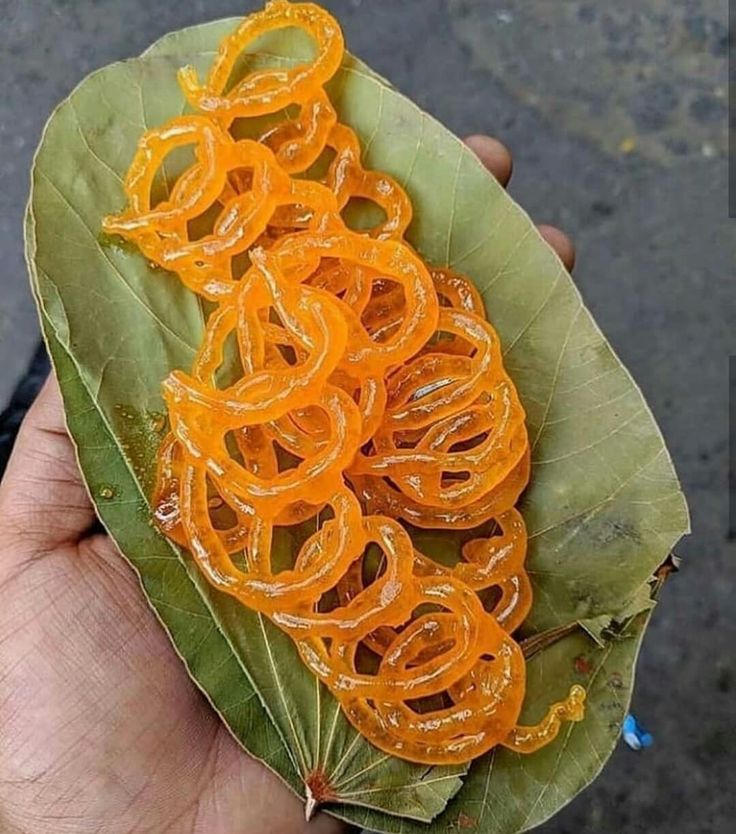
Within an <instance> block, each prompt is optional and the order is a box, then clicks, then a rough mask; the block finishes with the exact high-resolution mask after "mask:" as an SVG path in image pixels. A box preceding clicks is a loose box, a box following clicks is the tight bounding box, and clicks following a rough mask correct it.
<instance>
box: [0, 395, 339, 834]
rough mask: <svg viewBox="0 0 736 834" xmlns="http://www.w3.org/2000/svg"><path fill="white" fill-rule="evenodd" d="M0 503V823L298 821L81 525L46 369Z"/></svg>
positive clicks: (160, 828)
mask: <svg viewBox="0 0 736 834" xmlns="http://www.w3.org/2000/svg"><path fill="white" fill-rule="evenodd" d="M0 519H2V527H0V830H2V831H3V832H7V834H11V832H33V834H46V832H52V831H53V832H54V834H58V833H59V832H74V834H86V833H87V832H105V834H113V833H114V834H118V832H119V833H120V834H129V832H150V834H163V832H170V834H185V832H187V833H188V832H202V834H220V832H222V834H234V832H236V831H238V832H239V831H253V832H255V831H259V832H260V831H267V832H270V833H271V834H277V832H289V834H292V832H294V831H296V830H298V829H299V827H300V825H301V824H302V822H303V811H302V809H301V806H300V803H299V801H298V799H297V798H296V797H294V796H292V795H290V794H289V792H288V791H287V789H286V788H285V787H284V786H283V785H281V783H280V782H279V781H278V779H277V778H276V777H275V776H273V775H272V774H271V773H269V772H268V771H267V770H266V769H265V768H264V767H262V765H260V764H259V763H258V762H256V761H254V760H253V759H251V758H249V757H248V756H247V755H245V754H244V752H243V750H242V749H241V748H240V747H238V745H237V744H236V743H235V741H234V740H233V739H232V738H231V736H230V735H229V733H228V732H227V730H226V729H225V727H224V725H223V724H222V723H221V722H220V720H219V719H218V718H217V716H216V715H215V714H214V713H213V712H212V710H210V709H209V708H208V706H207V704H206V702H205V701H204V698H203V697H202V696H201V694H200V693H199V692H198V691H197V690H196V688H195V687H194V686H193V684H192V682H191V681H190V679H189V678H188V676H187V674H186V671H185V670H184V667H183V665H182V663H181V661H180V660H179V659H178V658H177V657H176V655H175V653H174V652H173V650H172V647H171V644H170V643H169V640H168V638H167V637H166V635H165V633H164V631H163V629H162V628H161V627H160V626H159V625H158V623H157V622H156V621H155V617H154V615H153V613H152V611H151V610H150V609H149V608H148V606H147V604H146V603H145V601H144V599H143V595H142V594H141V590H140V587H139V586H138V582H137V579H136V577H135V576H134V574H133V572H132V571H131V570H130V569H129V568H128V567H127V566H126V565H125V563H124V562H123V561H122V559H121V558H120V555H119V554H118V553H117V551H116V549H115V546H114V545H113V543H112V542H111V541H110V539H108V538H107V537H106V536H104V535H101V534H96V535H91V536H85V535H84V531H86V530H88V529H89V527H90V525H91V524H92V523H93V520H94V514H93V509H92V506H91V504H90V501H89V498H88V496H87V493H86V492H85V489H84V487H83V485H82V483H81V480H80V477H79V471H78V468H77V463H76V460H75V457H74V451H73V448H72V445H71V442H70V441H69V438H68V436H67V435H66V432H65V430H64V426H63V420H62V412H61V403H60V400H59V395H58V389H57V388H56V386H55V383H47V385H46V386H45V388H44V391H43V392H42V393H41V395H40V396H39V399H38V400H37V402H36V403H35V404H34V407H33V409H32V411H31V413H29V417H28V419H27V420H26V423H25V424H24V426H23V429H22V432H21V436H20V437H19V440H18V444H17V446H16V451H15V452H14V455H13V458H12V460H11V462H10V464H9V467H8V472H7V474H6V477H5V479H4V480H3V483H2V487H1V488H0ZM316 822H317V824H316V825H315V826H310V831H316V832H319V831H327V830H337V824H336V823H335V821H334V820H330V819H329V818H327V817H322V818H320V819H319V820H318V821H316Z"/></svg>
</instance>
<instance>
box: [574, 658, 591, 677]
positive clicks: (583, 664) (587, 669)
mask: <svg viewBox="0 0 736 834" xmlns="http://www.w3.org/2000/svg"><path fill="white" fill-rule="evenodd" d="M573 668H574V669H575V671H576V672H577V673H578V675H589V674H590V673H591V670H592V669H593V664H592V663H591V661H590V658H588V657H586V656H585V655H584V654H579V655H578V656H577V657H576V658H575V660H574V661H573Z"/></svg>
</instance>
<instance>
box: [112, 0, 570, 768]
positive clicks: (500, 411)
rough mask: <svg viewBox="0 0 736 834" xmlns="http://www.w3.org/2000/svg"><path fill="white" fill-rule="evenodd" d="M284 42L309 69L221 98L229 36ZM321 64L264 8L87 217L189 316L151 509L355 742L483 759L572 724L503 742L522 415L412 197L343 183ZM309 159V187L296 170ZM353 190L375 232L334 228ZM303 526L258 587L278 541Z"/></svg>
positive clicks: (353, 169) (479, 320) (346, 142)
mask: <svg viewBox="0 0 736 834" xmlns="http://www.w3.org/2000/svg"><path fill="white" fill-rule="evenodd" d="M294 26H296V27H299V28H301V29H303V30H304V31H305V32H306V33H307V34H309V35H311V37H312V38H313V39H314V41H315V43H316V57H315V58H314V60H313V61H311V62H309V63H302V64H298V65H296V66H293V67H291V68H287V69H283V68H273V67H269V68H266V69H259V70H255V71H252V72H250V73H248V74H246V75H245V76H244V77H242V78H240V79H237V80H235V81H234V82H233V81H232V79H231V76H232V75H233V73H234V72H235V68H236V65H237V62H238V59H239V58H240V56H241V53H242V52H243V50H244V49H245V48H246V47H247V46H248V45H249V44H251V43H252V42H253V41H254V40H255V39H257V38H258V37H259V36H260V35H262V34H264V33H267V32H271V31H273V30H276V29H280V28H284V27H294ZM342 56H343V39H342V34H341V32H340V28H339V26H338V24H337V23H336V21H335V20H334V19H333V18H332V17H331V16H330V15H329V14H328V13H327V12H326V11H324V10H323V9H321V8H319V7H318V6H315V5H313V4H310V3H294V4H292V3H289V2H287V0H274V1H273V2H270V3H269V4H268V5H267V6H266V8H265V10H264V11H262V12H260V13H257V14H254V15H252V16H251V17H249V18H247V19H246V20H245V21H244V22H243V23H242V24H241V25H240V26H239V27H238V28H237V29H236V31H235V32H234V33H233V34H232V35H230V36H229V37H227V38H225V39H224V40H223V42H222V44H221V45H220V49H219V51H218V53H217V56H216V58H215V60H214V63H213V65H212V68H211V70H210V72H209V73H208V75H207V77H206V78H205V80H204V81H203V82H200V81H199V79H198V78H197V75H196V73H195V72H194V70H193V69H191V68H189V67H188V68H185V69H183V70H182V71H181V72H180V82H181V85H182V89H183V91H184V94H185V95H186V97H187V99H188V101H189V102H190V104H191V105H192V106H193V107H194V108H195V109H196V110H197V111H198V113H197V114H195V115H185V116H180V117H178V118H174V119H171V120H170V121H169V122H167V123H166V124H165V125H163V126H162V127H160V128H157V129H154V130H150V131H148V132H147V133H146V134H145V135H144V136H143V137H142V139H141V140H140V143H139V146H138V150H137V153H136V155H135V157H134V159H133V162H132V164H131V166H130V170H129V172H128V175H127V177H126V180H125V184H124V186H125V193H126V195H127V198H128V205H127V207H126V209H125V210H124V211H123V212H122V213H121V214H119V215H118V216H116V217H108V218H106V220H105V223H104V227H105V230H106V231H107V232H110V233H115V234H119V235H123V236H124V237H126V238H128V239H129V240H131V241H133V242H135V243H136V244H137V246H138V247H139V248H140V249H141V251H142V252H143V253H144V254H145V256H146V257H147V258H148V259H149V260H151V261H153V262H154V263H156V264H158V265H160V266H161V267H164V268H165V269H167V270H169V271H172V272H175V273H177V274H178V276H179V277H180V279H181V280H182V281H183V282H184V284H185V285H186V286H187V287H189V288H190V289H191V290H192V291H194V292H195V293H197V294H199V295H200V296H202V297H203V298H204V299H206V300H207V301H208V302H210V307H211V312H210V313H209V317H208V320H207V324H206V328H205V333H204V337H203V341H202V345H201V347H200V349H199V352H198V354H197V356H196V359H195V361H194V364H193V367H192V369H191V371H190V373H184V372H183V371H173V372H172V373H171V374H170V375H169V377H168V378H167V379H166V380H165V381H164V384H163V393H164V399H165V401H166V404H167V407H168V413H169V418H170V424H171V433H170V434H169V435H168V437H167V438H166V439H165V441H164V443H163V444H162V447H161V450H160V454H159V465H158V478H157V485H156V491H155V495H154V497H153V502H154V507H155V517H156V520H157V523H158V525H159V527H160V529H161V530H162V531H163V532H164V533H165V534H166V535H168V536H169V537H170V538H172V539H173V540H174V541H176V542H178V543H179V544H180V545H182V546H184V547H186V548H188V549H189V551H190V552H191V554H192V556H193V558H194V560H195V561H196V563H197V564H198V566H199V568H200V570H201V571H202V573H203V574H204V575H205V576H206V578H207V579H208V580H209V581H210V582H211V583H212V585H214V586H215V587H216V588H218V589H220V590H222V591H224V592H226V593H228V594H231V595H232V596H234V597H235V598H236V599H238V600H239V601H240V602H242V603H243V604H244V605H246V606H248V607H249V608H251V609H253V610H255V611H258V612H261V613H262V614H265V615H266V616H268V617H269V618H270V619H271V621H272V622H273V623H275V624H276V625H277V626H278V627H279V628H281V629H283V630H284V631H285V632H286V633H287V634H289V635H290V636H291V637H292V638H293V640H294V641H295V643H296V645H297V647H298V650H299V652H300V654H301V657H302V659H303V661H304V663H305V664H306V665H307V666H308V668H309V669H310V670H311V671H312V673H313V674H314V675H316V676H317V677H318V678H319V680H321V681H322V682H323V683H324V684H325V685H326V686H327V687H328V688H329V689H330V691H331V692H332V693H333V695H334V696H335V697H336V698H337V699H338V701H339V702H340V704H341V706H342V708H343V710H344V712H345V715H346V716H347V718H348V719H349V720H350V721H351V722H352V723H353V725H354V726H355V727H356V728H357V729H358V730H359V731H360V732H361V733H362V734H363V735H364V736H365V737H366V738H367V739H368V740H369V741H371V742H372V743H373V744H375V745H376V746H377V747H379V748H381V749H382V750H384V751H386V752H387V753H390V754H392V755H395V756H399V757H402V758H406V759H409V760H411V761H416V762H426V763H430V764H442V763H452V762H464V761H467V760H469V759H471V758H473V757H475V756H478V755H479V754H481V753H483V752H485V751H487V750H489V749H490V748H492V747H493V746H495V745H498V744H501V745H505V746H507V747H510V748H512V749H514V750H518V751H521V752H530V751H532V750H535V749H537V748H538V747H541V746H542V745H544V744H546V743H547V742H548V741H550V740H551V739H553V738H554V737H555V735H556V734H557V731H558V729H559V727H560V723H561V721H563V720H565V719H569V720H580V718H581V717H582V706H583V699H584V692H583V690H582V689H581V688H580V687H574V688H573V689H572V690H571V691H570V695H569V696H568V698H567V699H566V700H565V701H563V702H560V703H558V704H555V705H554V706H553V707H552V708H551V709H550V711H549V713H548V715H547V716H546V718H544V720H543V721H542V722H541V723H540V724H538V725H536V726H534V727H519V726H517V720H518V717H519V713H520V710H521V706H522V702H523V699H524V693H525V663H524V658H523V655H522V652H521V650H520V648H519V646H518V645H517V643H516V642H515V641H514V639H513V638H512V637H511V634H512V632H513V631H514V630H515V629H516V628H517V627H518V626H519V625H520V624H521V622H522V621H523V620H524V618H525V617H526V615H527V613H528V611H529V608H530V605H531V586H530V583H529V579H528V576H527V574H526V571H525V569H524V556H525V553H526V543H527V536H526V529H525V526H524V521H523V519H522V517H521V515H520V514H519V512H518V511H517V510H516V509H514V505H515V504H516V502H517V500H518V498H519V495H520V494H521V492H522V491H523V489H524V488H525V486H526V484H527V482H528V479H529V443H528V439H527V433H526V427H525V422H524V410H523V408H522V406H521V403H520V401H519V397H518V395H517V392H516V389H515V387H514V385H513V382H512V381H511V379H510V378H509V376H508V375H507V373H506V371H505V370H504V367H503V361H502V355H501V351H500V343H499V339H498V336H497V334H496V332H495V331H494V329H493V328H492V327H491V325H490V324H489V323H488V322H487V321H486V318H485V311H484V308H483V303H482V300H481V298H480V296H479V294H478V292H477V290H476V289H475V288H474V287H473V285H472V283H470V281H468V280H467V279H466V278H464V277H463V276H461V275H458V274H456V273H453V272H452V271H450V270H448V269H430V268H428V267H427V266H426V265H425V264H424V263H423V262H422V260H421V259H420V258H419V257H418V255H417V254H416V253H415V252H414V251H413V249H412V248H411V247H410V246H409V245H408V244H407V243H406V241H405V240H404V233H405V232H406V229H407V228H408V226H409V223H410V221H411V218H412V206H411V203H410V201H409V198H408V197H407V195H406V193H405V192H404V190H403V189H402V188H401V187H400V186H399V185H398V183H397V182H396V181H395V180H393V179H392V178H391V177H389V176H388V175H386V174H383V173H380V172H375V171H370V170H366V169H365V168H364V167H363V165H362V163H361V152H360V145H359V142H358V138H357V136H356V135H355V133H354V132H353V131H352V130H351V129H350V128H349V127H347V126H346V125H343V124H339V123H338V122H337V116H336V113H335V110H334V108H333V107H332V104H331V103H330V100H329V98H328V96H327V93H326V92H325V89H324V85H325V83H326V82H327V81H329V79H330V78H331V77H332V76H333V75H334V74H335V72H336V71H337V69H338V67H339V66H340V63H341V61H342ZM290 106H293V107H295V108H296V110H297V112H298V115H297V116H296V118H295V119H290V120H289V119H287V120H282V121H281V122H278V123H276V124H275V126H272V127H271V128H269V129H268V130H267V131H266V132H265V133H264V134H263V135H261V137H260V139H259V140H258V141H255V140H249V139H236V138H234V136H233V134H232V133H231V126H232V125H233V122H234V121H235V120H236V119H237V120H242V119H243V118H248V117H253V116H263V115H271V116H278V114H280V113H281V112H282V111H283V109H284V108H286V107H290ZM185 146H189V147H193V149H194V155H195V161H194V163H193V164H191V165H190V167H188V168H187V169H186V170H185V171H184V172H183V173H182V174H181V175H180V176H179V177H178V179H177V180H176V182H175V184H174V186H173V187H172V188H171V190H170V193H169V194H168V196H167V197H166V199H164V200H161V201H159V202H158V203H156V204H154V201H153V198H152V196H151V190H152V186H153V183H154V179H155V177H156V175H157V173H158V172H159V170H160V169H161V166H162V164H163V163H164V160H165V159H166V157H167V156H168V155H169V153H170V152H171V151H173V150H175V149H177V148H181V147H185ZM325 149H329V150H330V151H331V152H332V153H333V154H334V156H333V159H332V161H331V162H330V164H329V166H328V169H327V173H326V175H325V178H324V180H323V181H321V182H320V181H316V180H313V179H309V178H305V177H304V172H306V171H308V169H309V168H310V166H312V165H313V164H314V163H315V161H317V160H318V159H319V158H320V157H321V156H322V154H323V152H324V151H325ZM297 174H299V175H301V176H300V177H299V178H296V177H295V175H297ZM355 197H359V198H363V199H367V200H371V201H373V202H374V203H376V204H377V205H378V206H379V207H380V208H381V209H382V210H383V212H384V213H385V216H386V217H385V220H384V222H382V223H380V224H379V225H378V226H377V227H376V228H374V229H370V230H368V231H367V232H361V233H358V232H356V231H351V230H350V229H349V228H347V227H346V225H345V223H344V222H343V219H342V217H341V212H342V211H343V209H344V208H345V206H346V205H347V204H348V202H349V201H350V200H351V199H352V198H355ZM205 216H210V217H212V216H214V220H210V222H209V228H208V229H207V231H206V232H205V233H204V234H200V235H199V236H195V235H193V234H192V224H193V223H195V222H197V221H199V222H203V218H204V217H205ZM406 523H409V524H411V525H413V526H414V527H417V528H425V529H436V530H449V529H456V530H474V529H475V528H480V527H481V526H482V525H486V534H485V536H484V535H482V534H481V533H478V535H477V536H476V537H475V538H471V539H470V540H468V541H466V542H465V544H464V545H463V546H462V552H461V558H460V560H459V561H458V563H457V564H456V565H454V566H453V567H446V566H443V565H440V564H438V563H436V562H435V561H433V560H431V559H429V558H427V557H426V556H424V555H423V554H421V553H420V552H418V551H417V550H416V549H415V548H414V546H413V544H412V540H411V537H410V534H409V531H408V530H407V529H406V527H405V526H404V525H405V524H406ZM305 524H306V525H309V530H310V531H311V532H309V534H308V535H306V539H304V541H303V544H302V545H301V547H299V548H298V552H297V553H296V555H295V557H294V559H293V562H292V564H291V566H290V567H289V568H287V569H282V570H278V569H277V568H276V567H275V565H274V564H273V560H272V551H273V537H274V532H275V530H276V529H277V528H283V527H286V528H289V529H292V528H293V529H294V530H297V529H303V528H302V527H298V525H305ZM489 532H492V533H493V534H492V535H490V536H489ZM371 553H372V554H373V557H375V555H376V553H380V554H381V556H380V560H379V564H378V566H376V564H375V560H374V564H373V568H371V567H370V562H371V556H370V554H371ZM489 588H496V589H497V599H496V602H495V603H494V604H493V606H491V607H490V610H487V609H486V608H485V607H484V605H483V604H482V603H481V598H480V596H479V592H480V591H484V590H486V589H489Z"/></svg>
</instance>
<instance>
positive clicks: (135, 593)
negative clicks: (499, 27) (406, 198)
mask: <svg viewBox="0 0 736 834" xmlns="http://www.w3.org/2000/svg"><path fill="white" fill-rule="evenodd" d="M467 142H468V145H469V146H470V147H471V148H472V149H473V150H474V151H475V152H476V153H477V154H478V156H479V157H480V158H481V160H482V161H483V163H484V164H485V165H486V167H487V168H488V169H489V170H490V171H491V172H492V173H493V174H494V175H495V176H496V177H497V178H498V180H499V181H500V182H501V183H502V184H503V185H505V184H506V183H507V182H508V179H509V177H510V175H511V167H512V166H511V157H510V155H509V153H508V151H507V150H506V149H505V148H504V146H503V145H501V144H500V143H499V142H497V141H496V140H494V139H491V138H490V137H487V136H472V137H469V138H468V139H467ZM540 231H541V232H542V235H543V236H544V237H545V238H546V239H547V240H548V242H549V243H550V244H551V245H552V246H553V247H554V248H555V249H556V250H557V252H558V254H559V255H560V258H561V259H562V261H563V263H565V265H566V266H567V267H568V269H570V268H572V265H573V261H574V250H573V247H572V244H571V243H570V241H569V239H568V238H567V237H566V236H565V235H564V234H563V233H562V232H560V231H559V230H557V229H554V228H553V227H549V226H540ZM98 530H99V527H97V528H96V527H95V513H94V509H93V506H92V503H91V501H90V499H89V496H88V494H87V491H86V489H85V487H84V484H83V482H82V478H81V475H80V472H79V468H78V465H77V460H76V456H75V453H74V448H73V445H72V442H71V440H70V438H69V436H68V434H67V430H66V427H65V424H64V415H63V408H62V404H61V397H60V393H59V389H58V386H57V384H56V380H55V379H54V378H53V377H49V379H48V380H47V381H46V384H45V385H44V387H43V389H42V391H41V393H40V394H39V396H38V398H37V400H36V402H35V403H34V404H33V406H32V407H31V409H30V411H29V412H28V414H27V416H26V418H25V420H24V422H23V425H22V426H21V430H20V433H19V435H18V439H17V441H16V444H15V448H14V450H13V454H12V456H11V459H10V461H9V463H8V468H7V470H6V473H5V476H4V478H3V480H2V483H0V831H1V832H3V834H93V832H94V834H144V832H145V834H298V832H300V831H305V832H306V831H309V832H310V834H341V832H346V831H348V828H347V826H345V825H343V824H342V823H340V822H338V821H337V820H335V819H333V818H332V817H329V816H327V815H325V814H317V816H316V817H315V818H314V819H313V820H312V821H311V822H310V823H307V822H306V821H305V819H304V810H303V806H302V804H301V802H300V800H299V799H298V798H297V797H296V796H294V795H293V794H292V793H291V792H290V791H289V790H288V789H287V788H286V787H285V786H284V784H283V783H282V782H281V781H280V780H279V779H278V777H276V776H275V775H274V774H273V773H271V772H270V771H269V770H267V769H266V768H265V767H264V766H263V765H262V764H260V763H259V762H257V761H256V760H255V759H252V758H251V757H250V756H248V755H247V754H246V753H245V752H244V751H243V749H242V748H241V747H240V746H239V745H238V744H237V742H236V741H235V740H234V739H233V738H232V736H231V735H230V734H229V732H228V730H227V729H226V727H225V725H224V724H223V723H222V722H221V721H220V719H219V718H218V717H217V715H216V714H215V713H214V711H213V710H212V709H211V708H210V707H209V705H208V704H207V702H206V701H205V699H204V697H203V696H202V695H201V693H200V692H199V690H198V689H197V688H196V687H195V685H194V684H193V683H192V681H191V680H190V678H189V677H188V675H187V673H186V671H185V669H184V666H183V664H182V663H181V661H180V660H179V658H178V657H177V656H176V654H175V653H174V650H173V648H172V646H171V644H170V642H169V640H168V638H167V637H166V635H165V633H164V631H163V629H162V628H161V626H160V625H159V623H158V622H157V620H156V618H155V616H154V614H153V612H152V611H151V609H150V608H149V606H148V604H147V603H146V601H145V599H144V598H143V595H142V593H141V589H140V585H139V583H138V579H137V577H136V575H135V573H134V572H133V570H132V569H131V568H130V567H129V566H128V565H127V563H126V562H125V561H124V560H123V558H122V557H121V556H120V554H119V552H118V551H117V548H116V547H115V545H114V543H113V542H112V540H111V539H110V538H109V537H108V536H107V535H105V534H104V533H100V532H98Z"/></svg>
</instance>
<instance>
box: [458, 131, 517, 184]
mask: <svg viewBox="0 0 736 834" xmlns="http://www.w3.org/2000/svg"><path fill="white" fill-rule="evenodd" d="M465 144H466V145H467V146H468V147H469V148H470V150H471V151H473V152H474V153H475V155H476V156H477V157H478V159H480V161H481V162H482V163H483V165H484V166H485V167H486V168H487V169H488V170H489V171H490V172H491V173H492V174H493V176H494V177H495V178H496V179H497V180H498V181H499V182H500V183H501V185H502V186H503V187H504V188H505V187H506V186H507V185H508V182H509V180H510V179H511V171H512V169H513V167H514V166H513V160H512V159H511V154H510V153H509V149H508V148H507V147H506V145H504V144H503V143H502V142H499V141H498V139H494V138H493V137H492V136H485V135H484V134H474V135H473V136H468V137H467V138H466V140H465Z"/></svg>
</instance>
